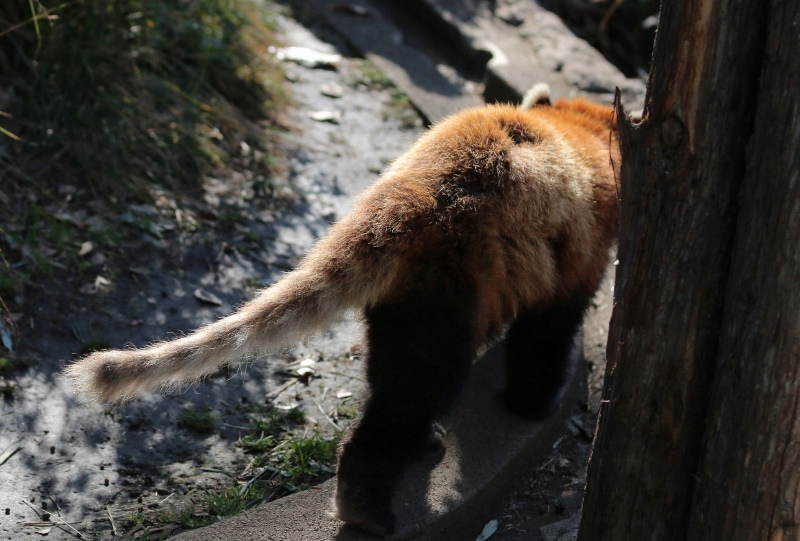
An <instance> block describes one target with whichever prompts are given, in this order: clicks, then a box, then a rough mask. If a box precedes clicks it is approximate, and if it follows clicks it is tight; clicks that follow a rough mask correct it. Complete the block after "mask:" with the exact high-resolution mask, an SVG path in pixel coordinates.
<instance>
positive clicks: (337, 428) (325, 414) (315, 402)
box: [311, 397, 342, 430]
mask: <svg viewBox="0 0 800 541" xmlns="http://www.w3.org/2000/svg"><path fill="white" fill-rule="evenodd" d="M311 399H312V400H313V401H314V404H316V406H317V409H318V410H319V412H320V413H321V414H322V416H323V417H325V420H326V421H328V422H329V423H330V424H332V425H333V427H334V428H335V429H336V430H342V427H340V426H339V425H337V424H336V421H334V420H333V419H331V418H330V417H329V416H328V414H327V413H325V410H324V409H322V405H321V404H320V403H319V402H317V399H316V398H314V397H312V398H311Z"/></svg>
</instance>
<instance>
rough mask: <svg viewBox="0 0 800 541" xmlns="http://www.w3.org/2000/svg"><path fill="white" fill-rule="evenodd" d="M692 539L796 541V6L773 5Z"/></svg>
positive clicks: (799, 301) (799, 226)
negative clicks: (791, 540) (790, 540)
mask: <svg viewBox="0 0 800 541" xmlns="http://www.w3.org/2000/svg"><path fill="white" fill-rule="evenodd" d="M770 12H771V14H770V22H769V27H768V28H769V30H768V37H767V45H766V48H765V50H764V69H763V72H762V75H761V79H760V80H761V84H760V88H759V95H758V99H757V101H756V102H755V103H754V104H753V105H754V107H755V108H756V109H757V111H758V113H757V115H756V122H755V128H754V131H753V137H752V140H751V143H750V145H749V148H748V152H747V169H746V171H745V178H744V183H743V185H742V187H741V190H740V197H739V207H740V208H739V212H738V216H737V224H736V225H737V233H736V237H735V241H734V248H733V258H732V261H733V264H732V265H731V272H730V277H729V279H728V287H727V290H726V293H725V308H724V311H723V319H722V336H721V341H720V350H719V355H718V360H717V368H716V375H715V378H714V384H713V386H712V392H711V403H710V408H709V412H708V415H707V419H708V420H707V423H706V432H705V443H704V445H703V455H704V456H703V460H702V462H701V464H700V467H699V469H698V472H697V486H696V490H695V494H694V500H693V505H692V507H693V508H692V517H691V524H690V529H689V538H690V539H697V540H703V541H706V540H708V541H712V540H715V539H719V540H730V539H744V540H748V539H765V540H788V539H795V540H796V539H800V524H798V523H800V110H798V101H797V100H798V95H799V94H798V93H800V3H798V2H772V6H771V9H770Z"/></svg>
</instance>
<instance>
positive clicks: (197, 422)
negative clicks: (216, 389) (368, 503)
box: [180, 410, 217, 434]
mask: <svg viewBox="0 0 800 541" xmlns="http://www.w3.org/2000/svg"><path fill="white" fill-rule="evenodd" d="M180 424H181V426H183V427H184V428H187V429H189V430H191V431H192V432H196V433H198V434H211V433H212V432H214V429H215V428H216V427H217V418H216V416H214V414H213V413H211V412H208V411H195V410H183V412H181V419H180Z"/></svg>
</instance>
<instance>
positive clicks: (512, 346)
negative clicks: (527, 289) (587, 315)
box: [503, 299, 588, 419]
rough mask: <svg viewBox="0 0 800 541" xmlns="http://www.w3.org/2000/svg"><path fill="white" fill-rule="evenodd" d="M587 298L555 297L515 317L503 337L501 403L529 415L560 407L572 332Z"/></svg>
mask: <svg viewBox="0 0 800 541" xmlns="http://www.w3.org/2000/svg"><path fill="white" fill-rule="evenodd" d="M587 304H588V301H587V300H584V299H572V300H567V301H558V302H556V303H555V304H553V305H551V306H546V307H538V308H534V309H531V310H529V311H527V312H525V313H524V314H522V315H521V316H519V317H518V318H517V320H516V321H515V322H514V324H513V325H512V326H511V328H510V329H509V331H508V335H507V336H506V341H505V363H506V381H507V383H506V389H505V391H504V393H503V402H504V404H505V406H506V407H507V408H508V409H509V410H511V411H512V412H514V413H517V414H519V415H522V416H524V417H527V418H529V419H545V418H547V417H550V416H551V415H553V414H554V413H555V412H556V411H558V409H559V408H560V407H561V402H560V399H559V394H560V391H561V387H562V386H563V384H564V383H565V380H566V377H567V374H568V369H569V356H570V351H571V349H572V347H573V341H574V336H575V334H576V333H577V332H578V329H579V328H580V326H581V323H582V321H583V314H584V312H585V311H586V306H587Z"/></svg>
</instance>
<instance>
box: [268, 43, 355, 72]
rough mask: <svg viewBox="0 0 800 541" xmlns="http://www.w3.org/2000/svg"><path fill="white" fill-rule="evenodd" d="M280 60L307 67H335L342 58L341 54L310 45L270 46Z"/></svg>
mask: <svg viewBox="0 0 800 541" xmlns="http://www.w3.org/2000/svg"><path fill="white" fill-rule="evenodd" d="M269 50H270V52H272V53H274V54H275V57H276V58H277V59H278V60H284V61H287V62H294V63H296V64H300V65H301V66H304V67H306V68H335V67H336V66H337V65H338V64H339V62H341V60H342V55H340V54H328V53H322V52H319V51H315V50H314V49H309V48H308V47H270V49H269Z"/></svg>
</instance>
